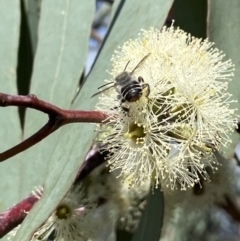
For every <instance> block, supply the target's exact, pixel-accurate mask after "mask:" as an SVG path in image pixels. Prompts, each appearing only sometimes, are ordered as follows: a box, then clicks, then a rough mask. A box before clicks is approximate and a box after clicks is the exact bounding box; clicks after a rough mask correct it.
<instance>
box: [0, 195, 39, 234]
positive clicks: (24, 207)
mask: <svg viewBox="0 0 240 241" xmlns="http://www.w3.org/2000/svg"><path fill="white" fill-rule="evenodd" d="M38 200H39V198H38V197H37V196H35V195H34V194H31V195H29V196H28V197H27V198H25V199H23V200H22V201H21V202H19V203H18V204H16V205H15V206H13V207H12V208H9V209H8V210H7V211H5V212H3V213H1V214H0V238H2V237H3V236H4V235H6V234H7V233H8V232H10V231H11V230H12V229H14V228H15V227H17V226H18V225H19V224H21V223H22V221H23V220H24V218H25V217H26V216H27V212H29V211H30V210H31V209H32V207H33V205H34V204H35V203H36V202H37V201H38Z"/></svg>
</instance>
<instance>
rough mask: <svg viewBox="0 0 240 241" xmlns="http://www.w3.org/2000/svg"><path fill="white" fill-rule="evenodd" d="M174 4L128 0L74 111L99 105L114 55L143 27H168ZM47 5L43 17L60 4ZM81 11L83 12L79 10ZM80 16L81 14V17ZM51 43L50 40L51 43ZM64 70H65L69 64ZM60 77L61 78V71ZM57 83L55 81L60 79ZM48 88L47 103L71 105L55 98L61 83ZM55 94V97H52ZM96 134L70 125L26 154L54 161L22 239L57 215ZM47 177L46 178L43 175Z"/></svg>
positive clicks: (20, 234) (86, 127)
mask: <svg viewBox="0 0 240 241" xmlns="http://www.w3.org/2000/svg"><path fill="white" fill-rule="evenodd" d="M58 2H62V1H58ZM67 2H68V1H67ZM172 2H173V1H172V0H171V1H170V0H168V1H166V0H148V1H147V0H139V1H135V0H128V1H126V2H125V4H124V7H123V8H122V11H121V13H120V15H119V17H118V21H117V22H116V24H115V25H114V27H113V28H112V31H111V33H110V34H109V38H108V41H107V42H106V43H105V45H104V47H103V49H102V51H101V53H100V55H99V58H98V61H97V63H96V65H95V67H94V68H93V70H92V72H91V74H90V75H89V77H88V79H87V81H86V82H85V84H84V85H83V87H82V89H81V92H80V94H79V95H78V97H77V98H76V100H75V102H74V104H73V106H72V108H73V109H85V110H92V109H94V106H95V105H96V102H97V98H92V99H91V98H90V97H91V95H92V94H94V93H95V92H96V91H97V87H98V86H100V85H102V84H103V80H104V79H105V78H109V75H108V74H107V73H106V72H105V71H106V69H110V68H111V64H110V59H111V55H112V54H113V51H114V50H115V49H116V48H117V46H118V45H121V44H123V42H124V41H126V40H128V39H129V38H135V37H137V34H138V32H139V31H140V29H141V28H145V29H147V28H149V27H150V26H154V27H158V28H160V27H161V26H162V25H163V23H164V22H165V19H166V17H167V14H168V11H169V9H170V7H171V5H172ZM45 4H48V5H49V6H48V9H45V8H44V7H43V8H42V11H43V12H44V9H45V11H47V10H48V11H53V9H54V6H53V5H54V4H52V2H50V1H46V2H45ZM78 4H79V2H78ZM59 5H61V4H58V6H59ZM86 5H87V4H86V3H85V4H84V5H80V4H79V8H80V7H82V11H84V12H87V13H88V14H89V11H87V10H86ZM158 7H159V11H156V8H158ZM52 8H53V9H52ZM75 8H77V6H75ZM78 11H80V10H79V9H78ZM79 15H81V14H80V13H79ZM42 19H44V16H43V17H41V21H42ZM75 21H76V22H75V23H77V22H79V21H77V20H76V19H75ZM40 33H41V22H40ZM40 37H41V34H40ZM48 38H49V37H47V39H48ZM47 39H46V40H45V41H47ZM40 43H41V40H40V39H39V44H40ZM52 47H53V46H52ZM39 48H40V47H38V49H39ZM48 51H49V54H51V52H52V51H53V50H52V49H50V48H48ZM69 51H70V50H69ZM74 53H78V54H81V53H79V52H77V51H76V49H75V52H74ZM37 54H38V50H37ZM55 57H56V59H54V57H52V58H50V59H49V56H42V58H41V59H39V60H38V61H39V62H40V63H42V62H43V63H44V67H45V68H47V67H48V65H49V64H53V63H52V62H58V60H59V59H58V57H59V56H58V55H56V56H55ZM36 62H37V60H36ZM36 62H35V64H36ZM40 63H39V64H40ZM65 64H66V63H65ZM70 64H72V65H73V64H75V63H68V65H67V66H68V68H70V66H69V65H70ZM62 65H63V66H64V64H62ZM63 68H64V67H63ZM51 69H52V67H51V68H50V69H49V68H48V71H44V74H42V75H41V77H42V79H41V81H43V79H46V78H47V77H48V72H49V71H50V70H51ZM41 71H42V72H43V68H42V69H41ZM36 72H37V70H35V69H34V73H33V78H34V74H35V75H36ZM54 73H55V74H56V72H54ZM62 75H64V73H63V72H61V75H58V76H59V77H60V76H61V77H62V78H63V76H62ZM50 76H51V73H50ZM52 78H54V76H53V77H52ZM36 82H37V81H36ZM38 84H39V85H40V84H41V85H42V83H39V82H38ZM45 84H46V86H47V89H46V88H45V89H44V91H45V92H46V93H43V92H40V94H41V95H40V96H39V97H41V98H44V99H46V95H47V93H48V95H47V96H48V98H47V100H49V101H51V102H53V103H55V104H56V103H57V104H58V105H60V106H62V105H63V104H64V103H65V105H66V100H65V99H64V97H65V96H63V94H61V95H56V96H54V97H53V95H52V94H53V93H55V92H54V91H53V90H52V89H53V86H56V85H57V84H56V83H55V81H53V85H50V86H49V84H47V83H45ZM36 86H37V83H36ZM60 86H61V85H60V84H59V86H58V87H59V88H62V87H60ZM65 88H66V87H65ZM39 89H40V86H39ZM35 90H36V87H35ZM54 90H55V89H54ZM56 92H57V91H56ZM65 92H66V91H65ZM49 93H52V94H50V95H49ZM69 94H70V93H69ZM67 96H68V95H67ZM73 96H74V95H73V94H72V96H71V98H73ZM71 98H70V99H71ZM34 115H35V116H34ZM30 117H31V118H30ZM27 119H28V120H29V122H30V121H31V122H37V123H38V124H36V125H34V127H35V128H36V126H39V124H40V122H41V124H42V122H43V121H42V120H41V121H40V115H36V114H31V115H30V112H29V114H28V116H27ZM30 129H33V128H30V124H29V126H28V125H26V130H27V131H28V130H30ZM94 129H95V126H94V125H91V124H79V125H71V126H65V127H63V128H62V129H61V130H60V131H59V132H57V133H55V134H54V135H53V136H51V137H50V138H47V140H44V142H43V143H44V145H42V146H41V145H38V146H37V147H36V148H32V150H31V153H32V154H31V155H26V160H28V161H29V159H31V160H32V161H33V160H34V158H35V159H36V160H39V163H38V164H37V165H42V163H41V162H46V161H47V160H48V158H49V159H50V162H49V163H48V169H46V171H45V178H46V182H45V184H44V194H43V197H42V198H41V200H40V201H39V202H38V203H37V204H36V205H35V206H34V208H33V210H32V211H31V212H30V213H29V215H28V216H27V218H26V220H25V222H24V223H23V224H22V226H21V228H20V230H19V232H18V233H17V237H16V239H17V240H21V241H25V240H29V238H30V237H31V234H32V233H33V231H34V230H35V229H36V228H37V227H39V226H40V225H41V223H43V222H44V220H46V218H47V217H48V216H49V214H50V213H51V212H52V211H53V210H54V208H55V207H56V205H57V204H58V203H59V202H60V200H61V199H62V197H63V196H64V195H65V193H66V192H67V190H68V189H69V187H70V185H71V183H72V182H73V180H74V178H75V176H76V174H77V171H78V169H79V167H80V165H81V163H82V161H83V160H84V156H85V154H86V153H87V151H88V149H89V147H90V145H91V144H92V139H93V137H94ZM31 131H32V130H31ZM57 139H58V140H57ZM50 146H51V148H50ZM28 153H30V151H28ZM34 154H35V157H34ZM37 167H38V166H37ZM32 169H33V170H34V167H32ZM28 172H30V170H28ZM26 174H27V173H26ZM41 174H43V175H44V173H43V172H42V173H41Z"/></svg>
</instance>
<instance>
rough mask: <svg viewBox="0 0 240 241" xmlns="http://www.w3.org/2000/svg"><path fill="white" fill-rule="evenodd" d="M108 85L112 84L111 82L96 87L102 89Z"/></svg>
mask: <svg viewBox="0 0 240 241" xmlns="http://www.w3.org/2000/svg"><path fill="white" fill-rule="evenodd" d="M110 84H113V82H109V83H107V84H104V85H102V86H100V87H98V89H101V88H102V87H104V86H106V85H110Z"/></svg>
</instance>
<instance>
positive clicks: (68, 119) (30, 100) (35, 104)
mask: <svg viewBox="0 0 240 241" xmlns="http://www.w3.org/2000/svg"><path fill="white" fill-rule="evenodd" d="M0 106H1V107H7V106H18V107H27V108H32V109H35V110H38V111H41V112H43V113H46V114H48V116H49V121H48V123H47V124H46V125H45V126H43V127H42V128H41V129H40V130H39V131H37V132H36V133H35V134H33V135H32V136H31V137H29V138H28V139H26V140H24V141H23V142H22V143H20V144H18V145H16V146H14V147H13V148H11V149H9V150H7V151H5V152H2V153H0V162H2V161H4V160H6V159H8V158H10V157H13V156H15V155H17V154H18V153H20V152H22V151H25V150H26V149H28V148H30V147H31V146H33V145H35V144H36V143H38V142H40V141H41V140H43V139H44V138H45V137H47V136H48V135H50V134H51V133H53V132H54V131H55V130H57V129H58V128H60V127H61V126H63V125H66V124H70V123H78V122H88V123H102V122H103V121H104V120H106V118H107V117H108V115H107V114H106V113H102V112H100V111H82V110H64V109H61V108H58V107H56V106H55V105H52V104H50V103H47V102H45V101H43V100H40V99H38V98H37V97H36V96H35V95H27V96H22V95H8V94H3V93H0Z"/></svg>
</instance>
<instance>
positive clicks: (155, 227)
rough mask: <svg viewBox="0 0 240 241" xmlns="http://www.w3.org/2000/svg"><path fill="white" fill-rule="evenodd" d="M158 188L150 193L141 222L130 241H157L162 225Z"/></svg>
mask: <svg viewBox="0 0 240 241" xmlns="http://www.w3.org/2000/svg"><path fill="white" fill-rule="evenodd" d="M163 200H164V199H163V192H161V191H160V188H158V189H157V190H154V193H152V192H151V191H150V193H149V194H148V198H147V205H146V208H145V210H144V212H143V216H142V219H141V222H140V223H139V226H138V229H137V231H136V233H135V235H134V236H133V238H132V241H149V240H151V241H155V240H156V241H159V239H160V235H161V228H162V225H163V215H164V201H163Z"/></svg>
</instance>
